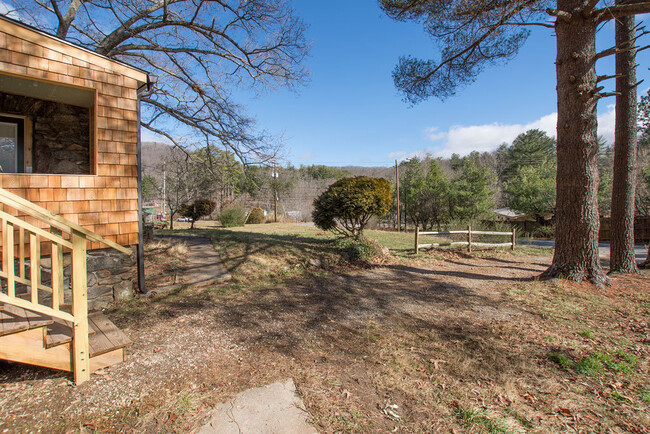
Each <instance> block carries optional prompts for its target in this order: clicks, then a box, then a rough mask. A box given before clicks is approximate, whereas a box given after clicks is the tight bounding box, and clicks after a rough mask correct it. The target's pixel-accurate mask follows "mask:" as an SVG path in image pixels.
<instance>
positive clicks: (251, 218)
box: [246, 206, 266, 225]
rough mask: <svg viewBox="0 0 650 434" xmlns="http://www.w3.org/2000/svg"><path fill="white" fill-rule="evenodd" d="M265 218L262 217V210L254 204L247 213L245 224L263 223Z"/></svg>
mask: <svg viewBox="0 0 650 434" xmlns="http://www.w3.org/2000/svg"><path fill="white" fill-rule="evenodd" d="M265 221H266V218H265V217H264V211H263V210H262V208H260V207H259V206H256V207H255V208H253V209H252V210H251V212H249V213H248V218H247V219H246V224H247V225H259V224H260V223H264V222H265Z"/></svg>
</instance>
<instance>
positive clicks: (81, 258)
mask: <svg viewBox="0 0 650 434" xmlns="http://www.w3.org/2000/svg"><path fill="white" fill-rule="evenodd" d="M71 238H72V315H73V316H74V326H73V329H72V352H73V354H72V369H73V373H74V381H75V383H76V384H77V385H79V384H81V383H83V382H84V381H87V380H89V379H90V348H89V344H88V293H87V291H88V285H87V269H86V267H87V265H86V237H85V236H84V235H83V234H82V233H81V232H78V231H76V230H74V229H73V230H72V232H71Z"/></svg>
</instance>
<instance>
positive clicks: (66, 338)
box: [45, 318, 95, 348]
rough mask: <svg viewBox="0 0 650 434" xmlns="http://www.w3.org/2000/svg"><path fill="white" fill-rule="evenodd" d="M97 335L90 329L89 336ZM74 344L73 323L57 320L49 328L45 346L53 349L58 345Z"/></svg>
mask: <svg viewBox="0 0 650 434" xmlns="http://www.w3.org/2000/svg"><path fill="white" fill-rule="evenodd" d="M94 334H95V330H94V329H92V328H89V329H88V336H92V335H94ZM68 342H72V323H70V322H68V321H64V320H62V319H59V318H56V319H55V320H54V322H53V324H51V325H50V326H48V328H47V335H46V337H45V346H46V347H47V348H52V347H55V346H57V345H62V344H67V343H68Z"/></svg>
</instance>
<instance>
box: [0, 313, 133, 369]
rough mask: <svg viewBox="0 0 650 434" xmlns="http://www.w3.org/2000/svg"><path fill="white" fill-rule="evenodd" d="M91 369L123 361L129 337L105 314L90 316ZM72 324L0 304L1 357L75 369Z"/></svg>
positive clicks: (32, 363)
mask: <svg viewBox="0 0 650 434" xmlns="http://www.w3.org/2000/svg"><path fill="white" fill-rule="evenodd" d="M88 341H89V342H88V343H89V349H88V350H89V356H90V369H91V372H94V371H96V370H97V369H101V368H104V367H107V366H111V365H114V364H116V363H120V362H122V361H124V357H125V351H124V347H126V346H127V345H130V344H131V341H130V340H129V338H128V337H127V336H126V335H125V334H124V333H123V332H122V331H121V330H120V329H118V328H117V327H116V326H115V324H113V323H112V322H111V321H110V320H109V319H108V318H107V317H106V316H104V314H102V313H101V312H94V313H90V314H89V315H88ZM71 350H72V323H70V322H68V321H64V320H61V319H59V318H55V319H52V318H51V317H48V316H45V315H41V314H38V313H35V312H32V311H29V310H27V309H23V308H20V307H17V306H14V305H11V304H0V359H4V360H10V361H14V362H20V363H27V364H31V365H38V366H44V367H47V368H54V369H60V370H64V371H72V358H71V353H70V352H71Z"/></svg>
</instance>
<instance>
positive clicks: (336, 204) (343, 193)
mask: <svg viewBox="0 0 650 434" xmlns="http://www.w3.org/2000/svg"><path fill="white" fill-rule="evenodd" d="M392 204H393V192H392V189H391V186H390V183H389V182H388V181H387V180H385V179H383V178H370V177H367V176H357V177H354V178H343V179H340V180H338V181H336V182H335V183H333V184H332V185H330V186H329V188H328V189H327V190H326V191H325V192H323V193H322V194H321V195H320V196H318V197H317V198H316V200H314V211H313V213H312V218H313V219H314V223H315V224H316V226H318V227H319V228H321V229H323V230H325V231H333V232H337V233H339V234H340V235H342V236H344V237H354V238H361V235H362V233H363V228H364V227H365V226H366V225H367V224H368V221H369V220H370V218H371V217H373V216H377V217H381V216H383V215H384V214H386V213H387V212H388V210H390V207H391V206H392Z"/></svg>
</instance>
